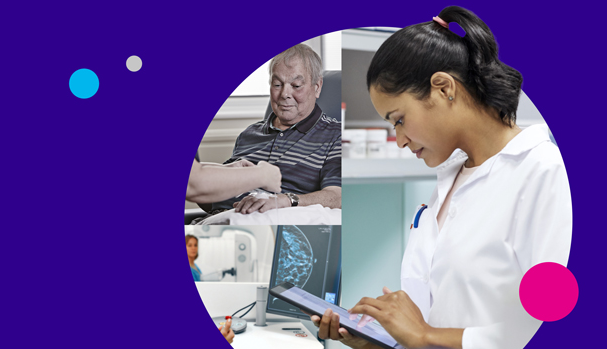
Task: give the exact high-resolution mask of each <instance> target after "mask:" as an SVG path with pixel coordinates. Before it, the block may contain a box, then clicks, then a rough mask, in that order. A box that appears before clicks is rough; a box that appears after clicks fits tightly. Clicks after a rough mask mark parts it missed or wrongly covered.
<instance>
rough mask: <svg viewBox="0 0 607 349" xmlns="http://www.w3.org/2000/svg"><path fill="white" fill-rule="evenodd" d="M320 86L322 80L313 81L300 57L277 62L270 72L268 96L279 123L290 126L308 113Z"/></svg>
mask: <svg viewBox="0 0 607 349" xmlns="http://www.w3.org/2000/svg"><path fill="white" fill-rule="evenodd" d="M321 88H322V80H320V81H318V82H317V83H313V82H312V78H311V77H310V75H309V74H308V73H307V72H306V68H305V67H304V64H303V62H302V61H301V59H299V58H292V59H291V60H290V61H289V62H288V65H287V64H285V62H284V61H283V62H280V63H278V64H277V65H276V66H275V67H274V70H273V72H272V84H271V86H270V97H271V99H272V110H273V111H274V114H276V116H277V117H278V121H279V122H280V125H282V126H289V127H290V126H292V125H294V124H296V123H297V122H299V121H301V120H303V119H305V118H306V117H307V116H308V115H310V113H312V110H314V104H315V103H316V98H318V97H319V96H320V90H321Z"/></svg>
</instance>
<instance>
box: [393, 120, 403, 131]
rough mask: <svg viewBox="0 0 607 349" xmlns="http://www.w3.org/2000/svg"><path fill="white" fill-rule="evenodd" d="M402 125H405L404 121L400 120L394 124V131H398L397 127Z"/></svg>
mask: <svg viewBox="0 0 607 349" xmlns="http://www.w3.org/2000/svg"><path fill="white" fill-rule="evenodd" d="M402 124H403V119H398V121H396V122H395V123H394V129H395V130H396V126H398V125H402Z"/></svg>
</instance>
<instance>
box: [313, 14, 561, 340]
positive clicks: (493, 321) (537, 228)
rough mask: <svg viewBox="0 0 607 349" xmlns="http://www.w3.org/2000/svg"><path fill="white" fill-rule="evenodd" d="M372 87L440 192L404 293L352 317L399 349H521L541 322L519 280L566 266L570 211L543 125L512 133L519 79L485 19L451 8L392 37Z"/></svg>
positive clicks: (330, 318) (422, 220) (372, 72)
mask: <svg viewBox="0 0 607 349" xmlns="http://www.w3.org/2000/svg"><path fill="white" fill-rule="evenodd" d="M452 22H456V23H458V24H459V25H460V26H461V27H462V28H463V29H464V30H465V31H466V35H465V36H464V37H460V36H459V35H457V34H455V33H453V32H452V31H450V30H449V24H448V23H452ZM367 84H368V88H369V93H370V96H371V100H372V102H373V105H374V106H375V108H376V110H377V111H378V113H379V114H380V116H381V117H382V118H385V120H386V121H388V122H390V123H391V124H393V125H394V128H395V130H396V134H397V143H398V145H399V146H400V147H409V148H410V149H411V150H412V151H413V153H415V154H416V155H417V157H418V158H421V159H423V160H424V161H425V162H426V164H427V165H428V166H430V167H436V166H438V168H437V179H438V183H437V187H436V189H435V191H434V193H433V194H432V196H431V198H430V200H429V202H428V205H427V207H420V208H418V212H416V215H415V216H419V219H418V220H417V222H413V223H415V224H412V228H411V233H410V237H409V241H408V243H407V248H406V251H405V255H404V257H403V262H402V271H401V287H402V290H401V291H398V292H394V293H391V292H390V291H389V290H387V289H384V295H383V296H380V297H378V298H377V299H373V298H363V299H362V300H361V301H360V302H359V303H358V304H357V305H356V306H354V307H353V308H352V309H351V312H352V313H356V314H361V313H362V314H365V315H367V316H372V317H374V318H375V319H377V321H378V322H379V323H380V324H381V325H382V326H383V327H384V328H385V329H386V330H387V331H388V332H389V333H390V334H391V335H392V336H393V337H394V338H395V339H396V340H397V341H398V343H399V344H400V345H402V346H404V347H407V348H418V347H433V346H436V347H452V348H464V349H472V348H479V349H480V348H482V349H487V348H522V347H523V346H524V345H525V344H526V343H527V342H528V341H529V340H530V338H531V337H532V336H533V334H534V333H535V332H536V331H537V329H538V328H539V326H540V324H541V322H540V321H539V320H536V319H534V318H532V317H531V316H530V315H528V314H527V313H526V311H525V310H524V308H523V307H522V305H521V302H520V299H519V295H518V288H519V284H520V280H521V279H522V277H523V275H524V274H525V272H526V271H527V270H529V269H530V268H531V267H532V266H534V265H536V264H538V263H542V262H556V263H560V264H562V265H566V264H567V260H568V258H569V249H570V245H571V229H572V210H571V197H570V192H569V184H568V181H567V175H566V172H565V168H564V165H563V160H562V158H561V156H560V153H559V151H558V148H557V147H556V146H555V145H554V144H553V143H552V142H551V141H550V138H549V134H548V129H547V127H546V126H539V125H538V126H532V127H529V128H527V129H524V130H521V129H520V128H519V127H518V126H517V125H516V123H515V121H516V111H517V106H518V100H519V94H520V90H521V84H522V76H521V74H520V73H519V72H518V71H516V70H514V69H512V68H511V67H508V66H506V65H505V64H503V63H502V62H500V61H499V59H498V56H497V44H496V42H495V39H494V38H493V35H492V34H491V31H490V30H489V28H488V27H487V25H486V24H485V23H484V22H483V21H482V20H480V19H479V18H478V17H477V16H476V15H475V14H473V13H472V12H470V11H468V10H466V9H463V8H460V7H456V6H452V7H447V8H445V9H444V10H443V11H441V13H440V14H439V15H438V16H437V17H435V18H434V19H433V21H430V22H427V23H421V24H417V25H413V26H410V27H407V28H404V29H402V30H400V31H398V32H396V33H395V34H393V35H392V36H391V37H390V38H388V40H386V41H385V43H384V44H383V45H382V46H381V47H380V49H379V50H378V51H377V53H376V54H375V56H374V58H373V60H372V62H371V65H370V67H369V71H368V74H367ZM420 210H421V212H420ZM345 235H347V234H345ZM345 235H344V236H345ZM312 320H313V321H314V322H315V324H317V325H318V326H319V327H320V329H319V336H320V338H331V339H334V340H340V341H342V342H343V343H344V344H347V345H349V346H351V347H354V348H372V347H374V346H373V344H371V343H369V342H367V341H365V340H363V339H360V338H357V337H354V336H352V335H351V334H350V333H348V331H347V330H346V329H344V328H340V327H339V321H338V316H337V315H336V314H332V313H331V312H330V310H329V311H327V313H325V315H324V316H323V317H322V319H320V318H319V317H318V316H313V317H312Z"/></svg>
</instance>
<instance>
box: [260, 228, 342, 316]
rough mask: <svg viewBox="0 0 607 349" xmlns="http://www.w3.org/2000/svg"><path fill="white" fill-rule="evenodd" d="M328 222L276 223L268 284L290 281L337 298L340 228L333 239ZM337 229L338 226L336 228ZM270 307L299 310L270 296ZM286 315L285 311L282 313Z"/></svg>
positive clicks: (321, 294)
mask: <svg viewBox="0 0 607 349" xmlns="http://www.w3.org/2000/svg"><path fill="white" fill-rule="evenodd" d="M334 229H338V228H334V227H331V226H310V225H303V226H302V225H300V226H295V225H284V226H279V232H278V233H277V238H276V246H275V250H274V263H273V266H272V276H271V282H270V284H271V285H270V287H274V286H276V285H279V284H282V283H284V282H289V283H291V284H293V285H295V286H297V287H299V288H301V289H303V290H306V291H308V292H310V293H311V294H313V295H316V296H318V297H321V298H322V299H327V298H329V299H331V301H332V302H333V303H334V302H335V301H336V295H337V287H338V285H339V275H340V273H339V270H340V268H339V251H340V241H341V234H340V232H336V233H335V239H334V240H335V241H332V240H333V239H332V236H333V235H334V234H332V231H333V230H334ZM336 231H337V230H336ZM269 301H270V302H269V303H270V304H268V306H269V309H275V310H276V311H284V312H291V313H297V314H302V313H301V312H300V311H299V309H297V308H295V307H294V306H292V305H290V304H288V303H286V302H284V301H282V300H280V299H278V298H275V297H273V296H270V299H269ZM281 315H285V314H281Z"/></svg>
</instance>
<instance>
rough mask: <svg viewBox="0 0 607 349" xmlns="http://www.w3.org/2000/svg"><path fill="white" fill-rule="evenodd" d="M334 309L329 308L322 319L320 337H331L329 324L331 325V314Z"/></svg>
mask: <svg viewBox="0 0 607 349" xmlns="http://www.w3.org/2000/svg"><path fill="white" fill-rule="evenodd" d="M332 314H333V311H332V310H331V309H327V310H326V311H325V313H324V314H323V316H322V319H320V326H319V327H318V338H320V339H327V338H329V326H331V315H332Z"/></svg>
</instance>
